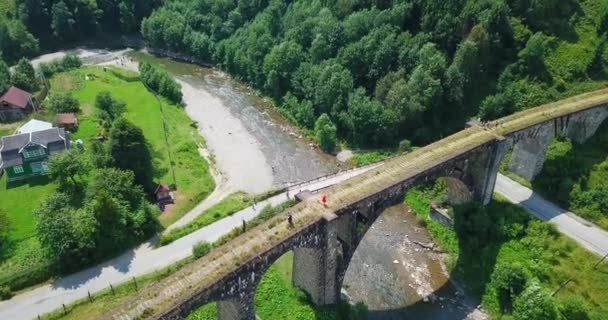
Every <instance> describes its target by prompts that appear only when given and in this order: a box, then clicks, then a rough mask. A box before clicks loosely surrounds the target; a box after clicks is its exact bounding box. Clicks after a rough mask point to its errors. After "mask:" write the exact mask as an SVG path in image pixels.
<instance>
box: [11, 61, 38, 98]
mask: <svg viewBox="0 0 608 320" xmlns="http://www.w3.org/2000/svg"><path fill="white" fill-rule="evenodd" d="M11 81H12V83H13V85H14V86H15V87H18V88H20V89H23V90H25V91H29V92H34V91H36V90H37V89H38V79H37V78H36V71H35V70H34V67H33V66H32V64H31V63H30V62H29V60H27V59H25V58H21V60H19V63H18V64H17V66H16V67H15V70H14V71H13V74H12V78H11Z"/></svg>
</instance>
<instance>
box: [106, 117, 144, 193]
mask: <svg viewBox="0 0 608 320" xmlns="http://www.w3.org/2000/svg"><path fill="white" fill-rule="evenodd" d="M109 152H110V155H111V156H112V158H113V159H114V164H115V166H116V167H117V168H118V169H122V170H131V171H133V173H134V174H135V182H136V183H137V184H139V185H141V186H143V187H144V189H146V190H148V191H150V189H152V187H153V185H152V174H153V171H152V156H151V154H150V150H149V149H148V144H147V142H146V138H145V137H144V134H143V132H142V131H141V129H140V128H138V127H137V126H135V125H134V124H132V123H131V122H129V121H127V120H125V119H123V118H119V119H117V120H116V121H114V125H113V126H112V130H110V146H109Z"/></svg>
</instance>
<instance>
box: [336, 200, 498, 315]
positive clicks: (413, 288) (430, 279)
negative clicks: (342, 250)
mask: <svg viewBox="0 0 608 320" xmlns="http://www.w3.org/2000/svg"><path fill="white" fill-rule="evenodd" d="M431 242H432V239H431V236H430V235H429V233H428V231H427V230H426V229H425V228H423V227H420V226H418V225H417V223H416V218H415V216H414V214H413V213H412V212H411V211H410V210H409V209H408V207H407V206H406V205H404V204H401V205H397V206H393V207H391V208H389V209H387V210H386V211H385V212H384V213H382V215H380V217H379V218H378V220H376V222H375V223H374V224H373V225H372V226H371V228H370V229H369V230H368V231H367V233H366V234H365V236H364V237H363V239H362V241H361V243H360V244H359V246H358V248H357V250H356V251H355V254H354V256H353V258H352V260H351V263H350V266H349V268H348V270H347V272H346V277H345V279H344V285H343V289H342V291H343V295H345V296H347V297H348V300H350V302H351V303H356V302H363V303H365V304H366V305H367V307H368V309H369V319H374V320H376V319H377V320H398V319H433V320H456V319H468V320H484V319H487V316H486V315H485V314H484V313H483V312H481V311H480V310H478V309H477V308H476V306H477V301H476V300H475V299H472V298H470V297H467V296H466V295H464V293H463V292H462V290H459V289H457V288H456V287H455V285H454V284H453V282H452V281H450V278H449V274H448V272H447V270H446V267H445V264H444V262H445V260H446V258H447V256H446V255H445V254H443V253H438V252H434V251H431V250H429V249H426V248H424V247H422V246H420V245H418V244H417V243H422V244H428V243H431Z"/></svg>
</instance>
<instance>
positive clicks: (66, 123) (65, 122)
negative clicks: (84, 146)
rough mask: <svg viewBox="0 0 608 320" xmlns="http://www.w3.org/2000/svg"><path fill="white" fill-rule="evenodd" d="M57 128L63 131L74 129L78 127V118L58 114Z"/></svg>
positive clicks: (67, 114) (69, 114)
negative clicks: (63, 129)
mask: <svg viewBox="0 0 608 320" xmlns="http://www.w3.org/2000/svg"><path fill="white" fill-rule="evenodd" d="M56 123H57V126H58V127H61V128H65V129H68V130H70V129H74V128H75V127H77V126H78V118H77V117H76V114H75V113H58V114H57V121H56Z"/></svg>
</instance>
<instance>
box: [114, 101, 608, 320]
mask: <svg viewBox="0 0 608 320" xmlns="http://www.w3.org/2000/svg"><path fill="white" fill-rule="evenodd" d="M607 117H608V89H603V90H600V91H595V92H590V93H586V94H583V95H579V96H575V97H572V98H568V99H565V100H562V101H559V102H556V103H551V104H547V105H544V106H540V107H537V108H532V109H528V110H526V111H523V112H519V113H516V114H513V115H511V116H509V117H506V118H503V119H500V120H497V121H494V122H491V123H486V124H483V125H469V126H468V128H466V129H464V130H463V131H460V132H458V133H456V134H453V135H451V136H448V137H446V138H445V139H442V140H440V141H437V142H435V143H433V144H431V145H428V146H426V147H423V148H420V149H417V150H416V151H414V152H411V153H408V154H406V155H403V156H400V157H397V158H394V159H393V160H390V161H388V162H387V163H385V164H383V165H382V166H380V167H378V168H375V169H372V170H370V171H368V172H366V173H365V174H363V175H360V176H357V177H355V178H352V179H350V180H347V181H345V182H343V183H341V184H338V185H335V186H333V187H331V188H329V189H327V190H326V191H324V194H326V195H327V197H328V204H327V206H323V205H322V204H321V203H320V195H314V196H312V197H311V198H309V199H307V200H305V201H303V202H301V203H299V204H297V205H296V206H294V207H292V208H290V209H288V210H287V211H286V212H283V213H281V214H279V215H277V216H275V217H274V218H273V219H271V220H270V221H268V222H266V223H265V224H262V225H260V226H258V227H257V228H254V229H252V230H250V231H248V232H246V233H244V234H242V235H240V236H239V237H237V238H236V239H234V240H232V241H230V242H228V243H226V244H225V245H223V246H221V247H219V248H217V249H215V250H214V251H212V252H211V253H210V254H208V255H207V256H205V257H203V258H201V259H199V260H197V261H195V262H193V263H190V264H189V265H186V266H185V267H183V268H182V269H181V270H180V271H178V272H176V273H175V274H173V275H172V276H170V277H168V278H166V279H164V280H162V281H161V282H159V283H156V284H155V285H153V286H151V287H149V288H147V289H145V290H144V291H142V292H140V294H139V295H138V296H137V297H136V298H134V299H133V300H131V301H129V302H127V303H126V304H124V305H122V306H121V307H119V308H117V309H115V310H113V311H112V312H110V313H108V314H106V315H104V316H103V319H125V320H127V319H183V318H185V317H186V316H187V315H188V314H189V313H190V312H192V311H194V310H196V309H197V308H198V307H200V306H202V305H204V304H206V303H210V302H217V303H218V317H219V319H220V320H232V319H255V310H254V296H255V289H256V286H257V284H258V283H259V281H260V279H261V278H262V276H263V274H264V272H265V271H266V270H267V268H268V267H269V266H270V265H272V263H273V262H274V261H275V260H276V259H278V258H279V257H280V256H282V255H283V254H284V253H286V252H288V251H291V250H293V252H294V263H293V268H294V270H293V284H294V285H295V286H297V287H299V288H301V289H303V290H304V291H306V292H307V293H308V294H309V295H310V298H311V299H312V301H313V302H314V303H316V304H332V303H335V302H337V301H338V299H339V290H340V287H341V284H342V280H343V278H344V275H345V272H346V269H347V268H348V264H349V262H350V259H351V257H352V256H353V253H354V251H355V249H356V247H357V245H358V243H359V241H360V240H361V238H362V237H363V234H364V233H365V231H366V230H367V229H368V228H369V226H370V225H371V224H372V223H373V222H374V221H375V220H376V218H377V217H378V216H379V215H380V213H382V211H383V210H384V209H385V208H387V207H389V206H391V205H394V204H396V203H399V202H401V201H403V195H404V193H405V191H406V190H407V189H408V188H411V187H412V186H416V185H420V184H422V183H425V182H428V181H432V180H434V179H437V178H439V177H451V178H454V180H457V181H461V182H462V184H464V185H465V186H466V187H467V189H468V190H469V192H470V194H469V196H470V198H471V199H473V200H474V201H479V202H481V203H483V204H487V203H488V202H489V201H490V200H491V197H492V193H493V190H494V184H495V181H496V176H497V171H498V168H499V164H500V162H501V160H502V158H503V156H504V155H505V154H506V152H507V151H508V150H509V149H510V148H511V147H513V153H512V156H511V160H510V163H509V167H510V168H511V169H512V170H514V171H515V172H516V173H518V174H519V175H521V176H523V177H525V178H531V177H533V176H534V175H536V174H537V173H538V172H539V171H540V169H541V168H542V164H543V161H544V157H545V150H546V148H547V146H548V144H549V143H550V142H551V140H552V139H553V138H554V137H556V136H558V135H563V136H567V137H569V138H571V139H572V140H573V141H576V142H579V143H580V142H584V141H585V140H587V139H588V138H589V137H591V136H592V135H593V134H594V133H595V131H596V130H597V128H598V127H599V126H600V125H601V123H602V122H603V121H604V119H606V118H607ZM288 214H291V215H292V217H293V221H294V223H293V225H289V224H288V222H287V218H286V217H287V215H288Z"/></svg>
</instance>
